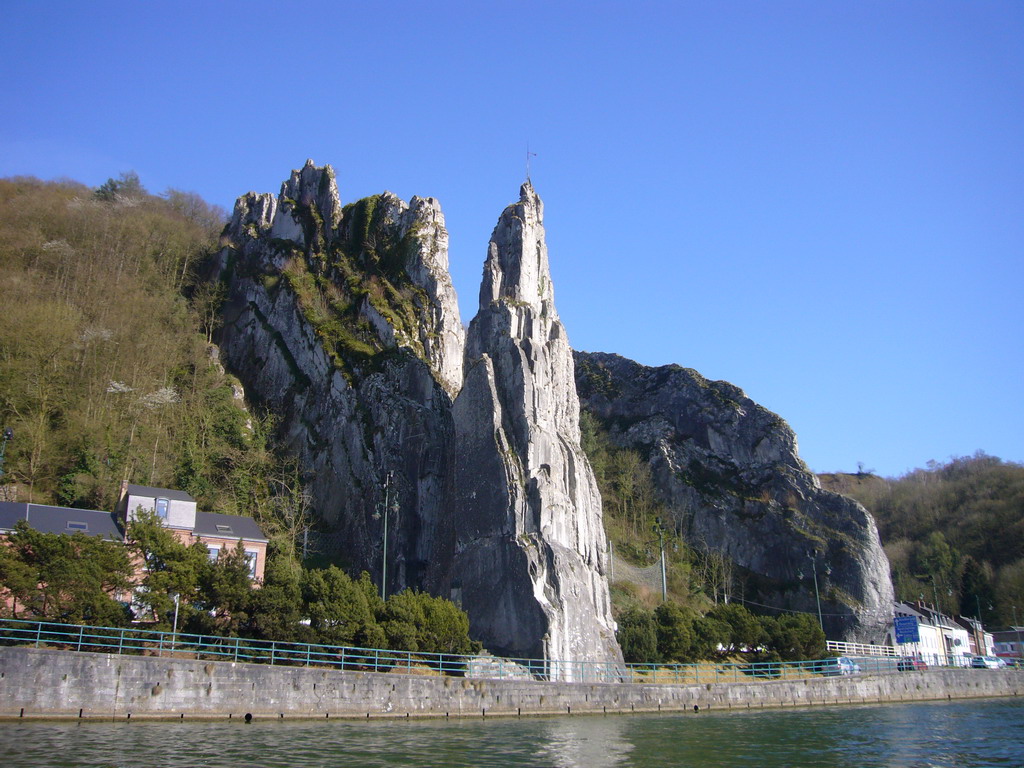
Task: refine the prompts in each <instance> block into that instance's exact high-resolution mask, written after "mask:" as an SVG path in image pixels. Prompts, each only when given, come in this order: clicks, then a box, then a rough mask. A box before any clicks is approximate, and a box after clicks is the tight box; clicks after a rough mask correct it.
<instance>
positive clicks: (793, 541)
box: [575, 352, 893, 641]
mask: <svg viewBox="0 0 1024 768" xmlns="http://www.w3.org/2000/svg"><path fill="white" fill-rule="evenodd" d="M575 357H576V379H577V386H578V388H579V393H580V397H581V399H582V401H583V404H584V407H585V408H586V409H588V410H589V411H591V412H592V413H593V414H594V415H595V416H597V417H598V418H599V419H600V420H601V421H602V422H603V423H604V424H605V425H606V426H607V427H608V428H609V430H610V433H611V436H612V439H613V440H614V441H615V442H616V443H618V444H619V445H621V446H623V447H630V448H633V449H635V450H638V451H639V452H641V454H642V455H644V456H646V457H647V460H648V462H649V464H650V467H651V470H652V472H653V474H654V477H655V482H656V485H657V487H658V490H659V493H660V494H661V496H662V499H663V501H664V502H665V503H666V504H667V506H668V507H669V509H670V510H671V513H672V515H673V519H674V524H675V525H676V527H677V529H678V530H679V531H680V532H681V533H682V534H683V535H684V536H685V537H686V539H687V540H688V541H689V542H690V543H691V544H692V545H693V546H696V547H701V548H707V549H710V550H713V551H717V552H721V553H722V554H724V555H726V556H727V557H728V558H730V559H731V560H732V561H733V562H735V563H736V564H737V565H738V566H740V569H741V571H742V573H741V574H737V575H738V576H740V578H741V580H742V581H743V582H744V592H745V594H744V597H745V599H747V600H750V601H752V602H755V603H761V604H762V605H769V606H777V607H780V608H785V609H791V610H800V611H809V612H811V613H817V601H816V598H815V592H814V582H813V579H814V578H815V575H816V576H817V579H818V587H819V593H820V596H821V611H822V614H823V618H824V622H825V628H826V634H827V635H828V637H830V638H833V639H838V638H845V639H848V640H858V641H871V640H876V639H879V638H880V637H881V636H883V635H884V634H885V631H886V630H887V628H888V625H889V623H890V622H891V618H892V608H891V606H892V599H893V591H892V583H891V581H890V577H889V563H888V560H887V559H886V557H885V553H884V552H883V551H882V547H881V544H880V543H879V539H878V530H877V528H876V526H875V522H874V520H873V519H872V517H871V515H870V514H869V513H868V512H867V510H865V509H864V508H863V507H862V506H861V505H860V504H858V503H857V502H855V501H853V500H851V499H848V498H846V497H845V496H840V495H839V494H835V493H831V492H829V491H826V490H823V489H822V488H821V487H820V485H819V484H818V481H817V478H816V477H815V476H814V475H813V474H811V473H810V472H809V471H808V470H807V468H806V467H805V466H804V464H803V462H802V461H801V460H800V459H799V457H798V455H797V446H796V438H795V437H794V435H793V432H792V430H791V429H790V428H789V426H788V425H787V424H786V423H785V422H784V421H783V420H782V419H781V418H779V417H778V416H776V415H775V414H774V413H771V412H770V411H768V410H766V409H764V408H762V407H761V406H759V405H757V404H756V403H754V402H753V401H751V400H750V399H749V398H748V397H747V396H746V395H745V394H744V393H743V392H742V391H741V390H740V389H739V388H737V387H734V386H732V385H731V384H728V383H726V382H710V381H707V380H705V379H704V378H703V377H702V376H701V375H700V374H698V373H697V372H695V371H692V370H689V369H685V368H681V367H679V366H664V367H661V368H648V367H645V366H642V365H639V364H637V363H635V362H633V361H631V360H627V359H625V358H623V357H619V356H617V355H608V354H600V353H585V352H578V353H576V356H575Z"/></svg>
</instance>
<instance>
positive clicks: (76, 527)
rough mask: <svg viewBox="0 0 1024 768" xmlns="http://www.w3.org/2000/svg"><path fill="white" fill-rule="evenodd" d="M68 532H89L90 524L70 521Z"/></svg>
mask: <svg viewBox="0 0 1024 768" xmlns="http://www.w3.org/2000/svg"><path fill="white" fill-rule="evenodd" d="M68 530H69V531H88V530H89V524H88V523H77V522H75V521H73V520H68Z"/></svg>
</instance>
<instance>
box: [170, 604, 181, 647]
mask: <svg viewBox="0 0 1024 768" xmlns="http://www.w3.org/2000/svg"><path fill="white" fill-rule="evenodd" d="M180 600H181V595H180V594H178V593H177V592H175V593H174V629H173V630H172V631H171V653H174V646H175V645H177V643H178V602H179V601H180Z"/></svg>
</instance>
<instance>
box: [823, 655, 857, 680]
mask: <svg viewBox="0 0 1024 768" xmlns="http://www.w3.org/2000/svg"><path fill="white" fill-rule="evenodd" d="M821 674H823V675H829V676H831V677H834V676H836V675H857V674H860V664H858V663H857V662H856V661H854V660H853V659H851V658H850V657H849V656H836V657H835V658H833V659H825V660H824V661H823V662H822V663H821Z"/></svg>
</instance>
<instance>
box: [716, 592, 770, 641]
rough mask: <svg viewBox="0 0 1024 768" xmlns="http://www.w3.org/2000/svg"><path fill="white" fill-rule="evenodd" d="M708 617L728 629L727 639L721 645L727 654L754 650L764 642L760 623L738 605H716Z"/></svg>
mask: <svg viewBox="0 0 1024 768" xmlns="http://www.w3.org/2000/svg"><path fill="white" fill-rule="evenodd" d="M708 617H710V618H712V619H715V620H717V621H720V622H722V623H723V624H725V625H727V626H728V627H729V633H728V639H727V641H726V642H725V643H723V645H726V646H727V647H726V652H727V653H736V652H737V651H743V650H748V649H750V650H752V649H755V648H757V647H758V646H759V645H761V643H762V641H763V640H764V630H763V628H762V625H761V622H759V621H758V619H757V617H756V616H754V614H752V613H751V612H750V611H748V610H747V609H746V607H744V606H742V605H740V604H739V603H725V604H722V605H717V606H715V607H714V608H713V609H712V610H711V612H710V613H708Z"/></svg>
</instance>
